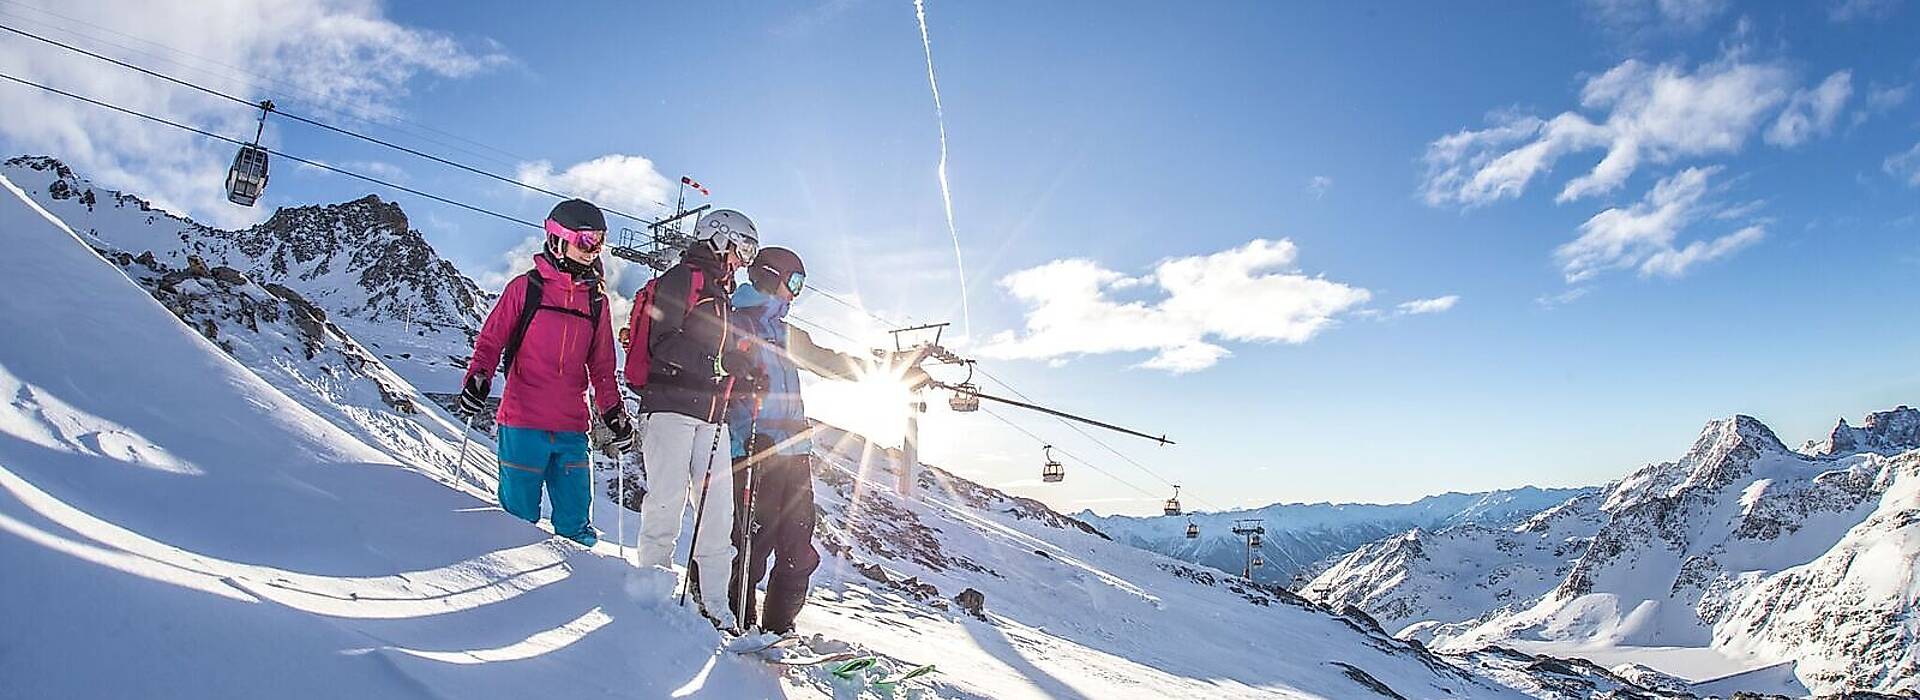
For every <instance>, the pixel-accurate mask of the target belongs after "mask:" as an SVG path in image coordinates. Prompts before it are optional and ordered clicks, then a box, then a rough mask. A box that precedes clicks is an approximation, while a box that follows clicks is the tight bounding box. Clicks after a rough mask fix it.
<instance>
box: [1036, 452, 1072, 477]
mask: <svg viewBox="0 0 1920 700" xmlns="http://www.w3.org/2000/svg"><path fill="white" fill-rule="evenodd" d="M1044 449H1045V451H1046V455H1047V458H1046V459H1047V461H1046V462H1045V463H1043V464H1041V465H1040V480H1041V481H1044V482H1046V483H1049V484H1057V483H1060V482H1062V481H1065V480H1066V478H1067V468H1066V467H1065V466H1063V465H1061V464H1060V460H1057V459H1054V458H1053V446H1052V445H1047V446H1046V447H1045V448H1044Z"/></svg>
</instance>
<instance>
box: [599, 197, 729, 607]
mask: <svg viewBox="0 0 1920 700" xmlns="http://www.w3.org/2000/svg"><path fill="white" fill-rule="evenodd" d="M694 236H695V238H696V239H697V240H696V241H695V242H694V243H693V245H691V246H689V247H688V248H687V251H686V253H685V254H684V255H682V256H681V259H680V263H679V264H678V265H675V266H673V268H671V269H669V270H667V271H666V272H665V273H664V274H662V275H660V277H658V278H656V279H654V280H653V281H652V282H649V283H648V284H647V286H646V288H644V289H642V290H641V291H640V294H639V295H638V296H637V297H636V298H635V300H634V304H633V314H632V317H631V318H630V320H629V329H628V332H629V337H630V338H631V342H632V345H631V346H630V347H629V350H628V353H627V362H626V368H625V377H626V381H627V384H628V386H629V387H630V388H631V389H633V391H634V393H636V394H638V395H639V396H640V414H641V418H640V435H641V438H640V456H641V463H642V464H643V465H645V468H646V472H647V495H646V498H645V499H644V500H642V501H641V503H640V540H639V542H638V546H637V548H638V555H639V563H640V566H642V567H660V568H662V569H664V568H665V567H667V565H668V564H669V562H671V561H672V558H673V551H674V545H675V543H676V542H677V541H678V540H679V538H680V530H681V518H682V514H683V513H684V512H685V511H686V507H687V506H688V505H689V503H691V504H692V505H693V506H694V534H693V542H692V546H691V547H690V549H691V550H692V557H691V559H692V561H691V562H690V566H689V570H690V571H695V572H697V571H700V570H705V571H710V572H714V574H713V575H712V578H713V579H714V580H712V581H704V582H703V581H701V580H700V577H699V575H698V574H690V576H689V579H690V580H689V581H688V584H687V585H688V587H689V588H690V589H695V590H699V591H700V596H699V603H700V606H701V607H702V608H703V610H704V612H705V613H706V614H707V617H708V618H709V619H711V620H713V622H714V625H715V626H716V627H719V628H721V629H726V630H732V629H734V628H736V627H737V624H736V622H735V620H734V616H733V613H732V611H731V609H730V606H729V605H728V604H727V573H726V572H728V571H731V570H732V562H733V557H734V547H733V543H732V541H731V539H730V535H731V533H732V530H733V527H732V525H733V474H732V471H731V469H730V468H729V460H728V451H729V450H728V447H729V439H728V437H727V428H726V424H725V422H724V419H725V410H726V402H727V391H728V389H729V388H730V387H731V386H732V384H733V381H732V379H731V378H730V377H729V376H728V370H729V369H739V368H742V367H745V366H746V357H745V356H744V354H743V353H741V352H740V351H738V349H737V348H734V347H732V345H733V343H732V342H731V340H732V339H731V334H730V333H729V322H728V318H727V314H728V296H729V295H730V294H732V292H733V288H734V280H733V278H734V273H735V272H736V271H737V270H739V269H740V268H741V267H743V266H745V265H746V264H748V263H749V262H751V261H752V260H753V257H754V254H755V253H756V252H757V251H758V248H759V238H758V236H757V235H756V234H755V232H754V228H753V222H752V221H750V220H748V219H747V217H746V216H744V215H742V214H740V213H739V212H737V211H733V210H731V209H721V210H717V211H714V212H712V213H710V214H707V215H706V216H704V217H702V218H701V219H700V223H699V224H698V225H696V226H695V227H694ZM655 571H656V574H655V575H658V574H657V572H658V571H659V570H658V569H656V570H655ZM702 583H705V584H707V585H704V586H703V585H700V584H702Z"/></svg>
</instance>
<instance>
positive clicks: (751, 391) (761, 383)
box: [738, 367, 772, 396]
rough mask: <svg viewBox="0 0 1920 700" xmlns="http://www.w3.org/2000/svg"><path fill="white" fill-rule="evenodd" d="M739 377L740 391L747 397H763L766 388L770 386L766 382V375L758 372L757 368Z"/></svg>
mask: <svg viewBox="0 0 1920 700" xmlns="http://www.w3.org/2000/svg"><path fill="white" fill-rule="evenodd" d="M739 377H740V378H739V380H738V381H739V382H740V391H742V392H745V393H746V394H747V395H748V396H762V395H765V394H766V393H767V389H768V387H770V386H772V384H770V383H769V382H768V381H767V373H766V372H762V371H760V368H758V367H755V368H753V369H751V370H748V371H747V373H746V374H742V375H739Z"/></svg>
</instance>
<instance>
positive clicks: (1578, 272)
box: [1554, 167, 1764, 282]
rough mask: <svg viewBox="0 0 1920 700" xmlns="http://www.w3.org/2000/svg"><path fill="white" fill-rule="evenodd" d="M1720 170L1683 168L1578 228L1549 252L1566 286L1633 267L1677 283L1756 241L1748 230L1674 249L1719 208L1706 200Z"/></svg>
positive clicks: (1757, 231)
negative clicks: (1684, 233) (1687, 231)
mask: <svg viewBox="0 0 1920 700" xmlns="http://www.w3.org/2000/svg"><path fill="white" fill-rule="evenodd" d="M1719 171H1720V168H1718V167H1710V168H1688V169H1686V170H1683V171H1681V172H1679V173H1677V174H1675V175H1673V176H1671V177H1668V178H1665V179H1662V180H1661V181H1660V182H1659V183H1657V184H1655V185H1654V187H1653V190H1652V191H1649V192H1648V193H1647V195H1646V197H1645V198H1643V199H1642V200H1641V201H1640V202H1638V203H1636V204H1634V205H1632V206H1630V207H1626V208H1620V207H1612V208H1609V209H1607V210H1606V211H1602V212H1600V213H1599V214H1595V215H1594V216H1593V218H1590V219H1587V221H1586V223H1583V224H1581V225H1580V236H1579V237H1578V238H1576V239H1574V240H1572V241H1569V242H1567V243H1565V244H1562V245H1561V246H1560V247H1559V248H1556V249H1555V250H1554V257H1555V258H1556V259H1557V260H1559V261H1560V263H1561V271H1562V272H1563V273H1564V274H1565V275H1566V278H1567V281H1568V282H1583V281H1586V280H1589V279H1592V278H1593V277H1594V276H1596V275H1598V274H1600V273H1602V272H1605V271H1607V270H1612V269H1620V268H1630V267H1638V268H1639V270H1640V274H1641V275H1642V276H1652V275H1660V276H1664V277H1679V276H1681V275H1683V274H1685V273H1686V271H1687V269H1688V268H1689V267H1691V266H1692V265H1694V264H1697V263H1701V262H1705V261H1708V260H1713V259H1715V258H1720V257H1725V256H1726V255H1729V254H1732V253H1733V252H1734V251H1737V250H1740V249H1742V248H1745V247H1747V246H1750V245H1752V244H1754V243H1756V242H1758V241H1759V240H1760V238H1761V237H1762V236H1763V235H1764V231H1763V230H1762V229H1761V227H1759V226H1748V227H1746V228H1744V229H1741V230H1740V231H1737V232H1735V233H1732V234H1728V235H1726V236H1722V237H1720V238H1717V239H1714V240H1713V241H1710V242H1702V241H1694V242H1692V243H1689V244H1687V246H1686V247H1684V248H1676V247H1675V245H1674V243H1675V239H1676V238H1678V236H1679V234H1680V233H1681V232H1682V231H1684V230H1685V229H1686V228H1687V226H1688V225H1690V224H1692V223H1694V222H1695V221H1698V220H1700V219H1701V218H1705V217H1709V216H1711V215H1713V214H1714V213H1715V212H1717V211H1719V210H1720V208H1719V207H1718V206H1717V205H1715V204H1714V203H1712V202H1710V201H1709V200H1708V198H1707V197H1708V195H1709V194H1710V192H1711V190H1710V187H1709V185H1708V182H1707V181H1708V179H1709V178H1711V177H1712V176H1714V175H1716V174H1718V173H1719Z"/></svg>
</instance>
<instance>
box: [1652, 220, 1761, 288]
mask: <svg viewBox="0 0 1920 700" xmlns="http://www.w3.org/2000/svg"><path fill="white" fill-rule="evenodd" d="M1766 235H1767V232H1766V231H1765V230H1764V229H1762V228H1760V227H1759V226H1748V227H1746V228H1743V229H1740V230H1738V231H1735V232H1733V233H1729V234H1727V235H1725V236H1721V237H1719V238H1715V239H1713V240H1711V241H1694V242H1692V243H1688V244H1687V247H1685V248H1681V249H1679V250H1673V249H1671V248H1669V249H1666V250H1662V251H1660V252H1657V253H1654V254H1653V255H1652V256H1650V257H1648V258H1647V260H1646V262H1643V263H1641V264H1640V274H1641V276H1654V275H1658V276H1661V277H1679V276H1681V275H1684V274H1686V273H1687V268H1688V267H1692V266H1693V265H1694V264H1696V263H1702V262H1706V261H1708V260H1713V259H1716V258H1722V257H1726V256H1727V255H1730V254H1732V253H1733V252H1734V251H1737V250H1740V249H1742V248H1746V247H1748V246H1751V245H1753V244H1755V243H1759V242H1760V239H1762V238H1765V237H1766Z"/></svg>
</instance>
